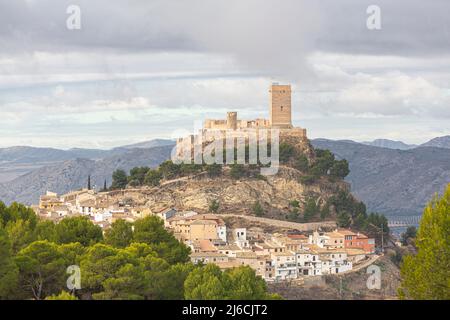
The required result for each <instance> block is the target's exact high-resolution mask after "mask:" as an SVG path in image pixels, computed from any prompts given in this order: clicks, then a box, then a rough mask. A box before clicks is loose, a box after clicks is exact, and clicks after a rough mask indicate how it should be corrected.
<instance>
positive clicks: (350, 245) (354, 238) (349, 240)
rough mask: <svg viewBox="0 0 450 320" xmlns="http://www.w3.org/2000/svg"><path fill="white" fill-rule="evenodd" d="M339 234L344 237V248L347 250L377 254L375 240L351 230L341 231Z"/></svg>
mask: <svg viewBox="0 0 450 320" xmlns="http://www.w3.org/2000/svg"><path fill="white" fill-rule="evenodd" d="M339 233H342V234H343V235H344V247H345V248H346V249H361V250H363V251H364V252H365V253H366V254H371V253H374V252H375V239H372V238H368V237H367V236H366V235H364V234H362V233H359V232H353V231H350V230H339Z"/></svg>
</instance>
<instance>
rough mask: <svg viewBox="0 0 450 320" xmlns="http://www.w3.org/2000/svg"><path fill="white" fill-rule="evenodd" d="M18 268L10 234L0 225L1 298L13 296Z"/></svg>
mask: <svg viewBox="0 0 450 320" xmlns="http://www.w3.org/2000/svg"><path fill="white" fill-rule="evenodd" d="M17 281H18V270H17V267H16V265H15V264H14V261H13V257H12V250H11V243H10V241H9V238H8V234H7V233H6V231H5V230H4V229H3V227H2V226H1V225H0V299H8V298H11V295H12V294H13V292H14V290H15V289H16V287H17Z"/></svg>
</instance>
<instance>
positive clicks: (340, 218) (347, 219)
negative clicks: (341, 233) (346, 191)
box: [337, 211, 352, 228]
mask: <svg viewBox="0 0 450 320" xmlns="http://www.w3.org/2000/svg"><path fill="white" fill-rule="evenodd" d="M351 222H352V218H351V216H350V214H349V213H348V212H346V211H341V212H339V213H338V215H337V224H338V226H339V227H341V228H348V227H350V224H351Z"/></svg>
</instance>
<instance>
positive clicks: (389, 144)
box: [361, 139, 417, 150]
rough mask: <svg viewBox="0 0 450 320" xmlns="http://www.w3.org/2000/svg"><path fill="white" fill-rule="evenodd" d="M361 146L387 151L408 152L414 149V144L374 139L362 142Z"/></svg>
mask: <svg viewBox="0 0 450 320" xmlns="http://www.w3.org/2000/svg"><path fill="white" fill-rule="evenodd" d="M361 143H362V144H366V145H369V146H374V147H380V148H388V149H398V150H408V149H413V148H416V147H417V145H416V144H406V143H404V142H402V141H395V140H389V139H376V140H373V141H364V142H361Z"/></svg>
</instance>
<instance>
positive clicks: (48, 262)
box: [15, 240, 67, 300]
mask: <svg viewBox="0 0 450 320" xmlns="http://www.w3.org/2000/svg"><path fill="white" fill-rule="evenodd" d="M15 261H16V264H17V266H18V267H19V285H20V287H21V289H22V290H23V294H24V298H26V297H32V298H34V299H38V300H40V299H42V298H45V297H46V296H49V295H52V294H56V293H58V292H61V288H62V287H63V285H64V280H65V274H66V273H65V271H66V267H67V266H66V264H65V260H64V257H63V256H62V254H61V253H60V252H59V250H58V245H56V244H55V243H51V242H48V241H47V240H44V241H36V242H33V243H31V244H30V245H29V246H27V247H26V248H24V249H22V250H20V251H19V253H18V254H17V256H16V258H15Z"/></svg>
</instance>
